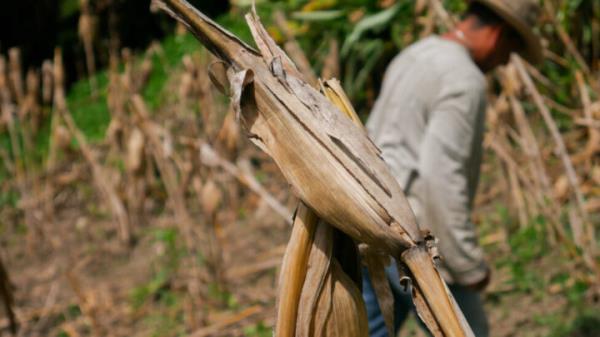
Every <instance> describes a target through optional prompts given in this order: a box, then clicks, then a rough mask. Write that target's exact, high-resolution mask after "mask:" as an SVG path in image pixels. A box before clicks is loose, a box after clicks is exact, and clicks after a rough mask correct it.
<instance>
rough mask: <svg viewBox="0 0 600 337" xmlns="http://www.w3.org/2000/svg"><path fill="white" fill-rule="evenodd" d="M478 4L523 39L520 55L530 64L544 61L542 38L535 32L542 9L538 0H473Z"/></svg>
mask: <svg viewBox="0 0 600 337" xmlns="http://www.w3.org/2000/svg"><path fill="white" fill-rule="evenodd" d="M471 1H472V2H478V3H480V4H482V5H484V6H486V7H488V8H489V9H491V10H492V11H494V12H495V13H496V14H497V15H498V16H499V17H500V18H502V19H503V20H504V21H505V22H506V23H507V24H508V25H510V26H511V27H512V28H513V29H514V30H515V31H516V32H517V33H518V34H519V35H520V36H521V38H522V39H523V42H524V43H525V46H523V47H522V48H521V49H520V50H519V51H518V53H519V54H521V56H523V57H524V58H525V59H526V60H527V61H529V62H530V63H539V62H541V61H542V59H543V53H542V44H541V41H540V38H539V37H538V36H537V35H536V34H535V33H534V32H533V27H535V25H536V23H537V20H538V15H539V12H540V7H539V5H538V2H537V1H536V0H471Z"/></svg>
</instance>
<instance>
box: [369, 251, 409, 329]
mask: <svg viewBox="0 0 600 337" xmlns="http://www.w3.org/2000/svg"><path fill="white" fill-rule="evenodd" d="M385 272H386V275H387V278H388V281H389V282H390V286H391V288H392V294H393V296H394V328H395V332H396V333H397V332H398V330H399V329H400V327H401V326H402V323H404V321H405V320H406V318H407V317H408V314H409V313H410V311H411V308H412V300H411V298H410V295H409V294H408V293H406V292H404V291H403V289H402V287H401V286H400V278H399V277H398V269H397V268H396V264H395V262H393V263H392V264H390V266H388V267H387V268H386V270H385ZM362 293H363V300H364V301H365V305H366V308H367V317H368V320H369V336H370V337H390V336H388V333H387V328H386V326H385V321H384V319H383V314H382V313H381V309H380V307H379V303H378V302H377V295H376V294H375V289H374V288H373V284H372V283H371V278H370V277H369V272H368V270H367V268H363V291H362Z"/></svg>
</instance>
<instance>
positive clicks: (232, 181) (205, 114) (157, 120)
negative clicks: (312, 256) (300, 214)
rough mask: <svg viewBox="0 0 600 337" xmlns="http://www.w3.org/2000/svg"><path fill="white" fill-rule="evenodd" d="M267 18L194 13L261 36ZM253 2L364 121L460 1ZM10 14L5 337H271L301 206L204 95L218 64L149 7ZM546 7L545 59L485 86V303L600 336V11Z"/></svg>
mask: <svg viewBox="0 0 600 337" xmlns="http://www.w3.org/2000/svg"><path fill="white" fill-rule="evenodd" d="M252 3H253V1H250V0H231V1H228V2H227V1H205V0H202V1H192V4H194V5H195V6H198V7H199V8H201V9H202V10H203V11H206V12H207V13H210V14H211V16H212V17H214V18H215V20H216V21H217V22H219V23H220V24H221V25H223V26H224V27H226V28H228V29H230V30H231V31H232V32H233V33H235V34H236V35H238V36H240V37H241V38H242V39H244V40H246V41H247V42H250V41H251V40H252V39H251V38H250V33H249V31H248V28H247V26H246V24H245V22H244V20H243V19H242V18H243V14H244V13H246V12H247V11H248V10H249V9H250V6H251V5H252ZM255 3H256V6H257V11H258V13H259V15H260V16H261V17H262V20H263V22H264V23H265V25H266V27H267V29H268V30H269V33H270V34H271V35H272V36H273V37H274V39H275V40H276V41H277V42H278V43H279V44H280V45H282V46H284V47H285V49H286V51H287V52H288V53H289V54H290V55H291V56H292V58H293V59H294V61H295V62H296V63H297V64H298V65H299V67H300V69H301V70H302V71H303V73H305V74H306V75H307V76H312V77H313V78H317V77H323V78H330V77H336V78H339V79H340V81H341V82H342V85H343V87H344V90H345V91H346V93H347V94H348V95H349V96H350V99H351V101H352V103H353V104H354V106H355V108H356V110H357V112H358V113H359V115H360V117H361V118H362V119H363V121H364V120H366V118H368V113H369V110H370V108H371V106H372V105H373V103H374V100H375V99H376V98H377V94H378V91H379V86H380V84H381V81H382V79H383V75H384V71H385V69H386V66H387V64H388V63H389V61H390V60H391V59H392V58H393V57H394V56H395V55H396V54H397V53H398V52H399V51H401V50H402V49H403V48H405V47H406V46H408V45H409V44H411V43H412V42H414V41H416V40H418V39H419V38H421V37H424V36H427V35H430V34H436V33H443V32H444V31H447V30H448V29H449V27H451V26H452V24H453V23H454V22H456V20H458V18H459V14H458V13H461V12H462V11H463V10H464V9H465V8H466V2H465V1H461V0H447V1H442V0H416V1H408V0H377V1H376V0H344V1H341V0H313V1H310V0H306V1H301V0H287V1H283V0H282V1H267V0H262V1H261V0H256V1H255ZM0 9H1V10H0V28H2V29H0V54H2V57H0V100H1V116H2V117H1V118H0V162H1V164H0V243H1V244H0V258H1V259H0V260H1V262H0V298H1V299H2V300H3V301H2V303H3V304H5V305H4V306H3V309H0V335H4V334H6V335H8V333H9V331H10V329H11V326H12V323H11V322H14V323H15V324H16V326H18V328H19V331H20V332H19V333H20V335H22V336H37V335H39V336H42V335H44V336H88V335H91V336H94V335H98V336H100V335H113V336H184V335H188V334H191V335H193V336H213V335H214V336H240V335H245V336H270V327H271V326H272V325H273V319H274V318H273V315H274V308H273V303H274V298H275V289H276V280H277V268H278V267H279V263H280V262H281V256H282V254H283V251H284V249H285V242H286V238H287V237H288V235H289V233H290V228H289V226H287V225H286V223H287V222H289V221H290V214H291V212H292V211H293V210H292V207H293V205H295V203H296V201H295V200H293V197H291V194H290V192H289V190H288V188H287V184H286V183H285V181H284V180H283V178H282V177H281V176H280V173H279V171H278V169H277V167H276V166H275V165H274V164H273V163H272V162H271V161H270V160H269V159H268V158H267V157H266V156H265V155H264V154H262V153H261V152H260V151H258V150H257V149H256V148H254V147H253V146H251V145H250V144H249V143H248V142H247V141H246V140H245V139H244V138H245V137H244V134H243V133H242V132H241V131H240V130H239V127H238V125H237V124H236V121H235V116H234V114H233V113H232V112H231V111H229V108H228V106H227V100H226V98H225V97H224V96H222V95H220V94H219V93H218V92H217V91H215V90H214V89H213V88H212V87H211V84H210V81H209V80H208V75H207V70H206V69H207V67H208V65H209V64H210V63H211V62H212V61H213V60H212V58H211V56H210V55H209V54H208V53H207V52H206V51H205V50H203V49H202V48H201V47H200V45H199V43H197V42H196V41H195V39H194V38H193V37H192V36H190V35H188V34H187V33H185V31H184V30H183V29H182V27H178V26H176V25H175V24H174V23H172V21H171V20H170V19H168V18H167V17H166V16H164V15H162V14H158V13H153V12H151V11H150V4H149V1H127V0H97V1H94V0H89V1H85V0H84V1H80V0H64V1H59V0H43V1H19V2H8V3H6V4H2V5H0ZM542 9H543V10H542V13H541V18H540V25H539V27H538V28H537V30H538V32H539V33H540V35H541V36H542V38H543V44H544V47H545V50H544V55H545V60H544V61H543V63H542V64H540V65H539V66H537V67H532V66H529V65H528V64H525V63H524V62H522V61H521V60H519V59H514V60H513V61H512V62H511V64H510V65H509V66H507V67H505V68H503V69H500V70H498V71H497V72H496V73H494V74H490V75H489V76H488V86H489V97H488V99H489V110H488V123H487V131H488V132H487V135H486V140H485V144H484V145H485V148H486V155H485V163H484V166H483V175H482V181H481V185H480V189H479V194H478V198H477V200H476V204H477V205H476V212H475V213H476V214H475V219H476V223H477V224H478V229H479V231H480V234H481V243H482V245H483V246H484V248H485V249H486V251H487V253H488V255H489V256H490V259H491V261H492V264H493V266H494V273H493V275H494V276H493V281H492V285H491V287H490V289H488V291H487V292H486V305H487V308H488V310H489V312H490V319H491V323H492V331H493V335H495V336H514V335H519V336H597V335H598V334H600V332H599V331H598V326H600V323H599V322H600V313H599V312H598V309H597V308H598V303H599V302H598V301H599V296H600V295H599V294H600V288H599V286H600V278H599V277H600V269H599V261H600V260H599V254H598V251H599V250H598V248H599V247H598V240H597V238H598V237H599V235H600V233H599V230H598V227H599V224H600V155H599V154H600V1H595V0H587V1H586V0H544V1H543V2H542ZM28 18H31V19H32V21H31V26H30V28H31V29H27V27H25V26H26V25H24V24H23V22H27V20H28ZM202 149H204V151H202ZM207 149H208V150H207ZM207 151H208V152H207ZM215 153H216V155H215ZM3 314H6V315H3ZM5 317H7V318H5ZM8 317H12V319H9V318H8ZM16 326H15V327H16ZM414 330H417V328H416V325H415V324H414V323H412V324H409V326H408V327H407V329H406V330H405V333H406V336H408V335H409V334H410V333H413V332H414Z"/></svg>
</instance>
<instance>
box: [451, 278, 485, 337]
mask: <svg viewBox="0 0 600 337" xmlns="http://www.w3.org/2000/svg"><path fill="white" fill-rule="evenodd" d="M448 287H449V288H450V291H451V292H452V296H454V299H455V300H456V303H458V306H459V307H460V310H462V312H463V314H464V315H465V318H466V319H467V322H469V325H470V326H471V329H472V330H473V333H474V334H475V336H476V337H488V336H489V326H488V320H487V315H486V314H485V310H484V308H483V300H482V299H481V293H480V292H478V291H475V290H471V289H469V288H466V287H463V286H459V285H449V286H448Z"/></svg>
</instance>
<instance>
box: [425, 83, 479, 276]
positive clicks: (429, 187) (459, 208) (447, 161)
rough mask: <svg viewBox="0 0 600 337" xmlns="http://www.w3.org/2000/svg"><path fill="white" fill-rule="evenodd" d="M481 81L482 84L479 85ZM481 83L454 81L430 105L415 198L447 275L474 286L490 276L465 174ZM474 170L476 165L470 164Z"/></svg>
mask: <svg viewBox="0 0 600 337" xmlns="http://www.w3.org/2000/svg"><path fill="white" fill-rule="evenodd" d="M478 84H481V86H478ZM484 90H485V88H484V84H483V83H480V81H479V82H478V81H472V82H466V83H462V84H461V83H457V84H455V85H452V88H450V89H449V90H448V89H447V90H446V91H445V92H442V93H441V94H440V96H439V97H437V98H436V100H435V102H434V104H433V105H432V107H431V111H430V115H429V122H428V124H427V129H426V132H425V135H424V139H423V142H422V148H421V149H420V158H419V174H420V185H421V186H420V187H419V189H420V190H421V193H419V194H420V198H423V200H421V205H422V206H423V216H424V221H425V222H426V223H423V224H422V225H423V226H424V227H425V228H431V229H432V231H433V233H434V234H435V235H436V236H437V237H438V239H439V243H438V246H439V250H440V253H441V255H442V261H443V264H444V266H445V267H446V269H447V271H448V272H449V273H450V274H451V275H450V276H451V277H452V279H453V280H454V281H455V282H456V283H458V284H461V285H465V286H476V285H477V284H479V283H481V282H485V279H486V278H487V277H488V276H489V275H488V273H489V270H488V267H487V264H486V262H485V260H484V257H483V251H482V249H481V247H480V246H479V244H478V242H477V234H476V231H475V227H474V225H473V223H472V222H471V220H470V217H471V202H472V200H471V199H472V195H471V194H472V193H473V192H474V191H470V189H474V188H475V186H469V179H468V175H469V173H470V172H471V170H473V168H470V167H469V165H474V164H475V165H479V162H478V160H475V162H476V163H474V162H473V158H472V156H473V149H475V148H476V147H477V146H481V144H475V143H476V142H481V139H480V138H478V137H477V136H476V135H477V134H478V132H481V130H478V128H482V127H483V124H482V118H483V116H481V114H482V113H481V112H480V111H481V110H482V107H483V106H484V105H485V98H484V97H485V96H484ZM475 169H476V170H478V169H479V168H475Z"/></svg>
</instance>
